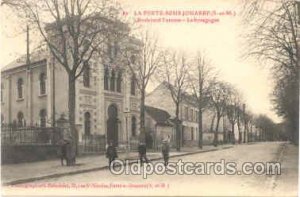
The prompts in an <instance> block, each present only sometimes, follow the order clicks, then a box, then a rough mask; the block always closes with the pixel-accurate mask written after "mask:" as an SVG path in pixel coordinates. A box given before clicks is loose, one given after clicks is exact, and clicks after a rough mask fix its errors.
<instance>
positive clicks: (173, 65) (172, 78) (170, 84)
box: [159, 51, 188, 151]
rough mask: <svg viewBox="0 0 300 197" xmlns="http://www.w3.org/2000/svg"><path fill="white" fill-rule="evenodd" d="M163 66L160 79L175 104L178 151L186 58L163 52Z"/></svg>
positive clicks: (185, 87)
mask: <svg viewBox="0 0 300 197" xmlns="http://www.w3.org/2000/svg"><path fill="white" fill-rule="evenodd" d="M163 62H164V65H163V66H162V67H161V68H160V71H159V75H160V79H165V80H166V81H165V82H163V83H164V84H165V86H166V87H167V88H168V90H169V91H170V94H171V98H172V101H173V102H174V104H175V120H174V121H175V128H176V149H177V151H180V147H181V128H180V125H181V121H180V118H179V107H180V104H181V103H182V101H183V99H184V95H185V90H186V89H187V79H188V65H187V62H186V57H185V56H184V55H183V54H180V53H178V52H175V51H172V52H170V51H165V53H164V56H163Z"/></svg>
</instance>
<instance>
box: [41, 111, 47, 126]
mask: <svg viewBox="0 0 300 197" xmlns="http://www.w3.org/2000/svg"><path fill="white" fill-rule="evenodd" d="M46 117H47V112H46V110H45V109H42V110H41V111H40V126H41V127H46Z"/></svg>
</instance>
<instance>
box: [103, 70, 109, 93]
mask: <svg viewBox="0 0 300 197" xmlns="http://www.w3.org/2000/svg"><path fill="white" fill-rule="evenodd" d="M108 80H109V72H108V69H107V68H105V71H104V90H108Z"/></svg>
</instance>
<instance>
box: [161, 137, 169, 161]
mask: <svg viewBox="0 0 300 197" xmlns="http://www.w3.org/2000/svg"><path fill="white" fill-rule="evenodd" d="M161 152H162V155H163V158H164V162H165V166H167V165H168V162H169V153H170V146H169V142H168V140H163V141H162V149H161Z"/></svg>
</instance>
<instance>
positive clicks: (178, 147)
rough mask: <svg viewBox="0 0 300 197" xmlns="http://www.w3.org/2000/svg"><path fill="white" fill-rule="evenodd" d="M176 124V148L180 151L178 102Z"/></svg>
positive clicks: (177, 105)
mask: <svg viewBox="0 0 300 197" xmlns="http://www.w3.org/2000/svg"><path fill="white" fill-rule="evenodd" d="M175 115H176V117H175V119H176V120H175V126H176V150H177V151H180V147H181V129H180V125H179V103H176V112H175Z"/></svg>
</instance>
